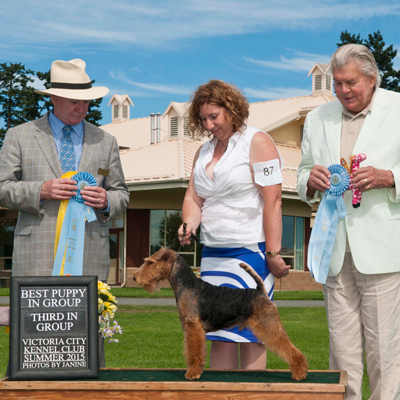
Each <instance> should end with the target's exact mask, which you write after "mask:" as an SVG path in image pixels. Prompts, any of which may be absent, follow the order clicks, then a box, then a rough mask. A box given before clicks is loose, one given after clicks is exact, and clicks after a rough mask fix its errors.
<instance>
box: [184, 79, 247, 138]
mask: <svg viewBox="0 0 400 400" xmlns="http://www.w3.org/2000/svg"><path fill="white" fill-rule="evenodd" d="M190 101H191V104H190V106H189V110H188V116H189V121H188V126H187V129H188V131H189V132H190V133H191V135H192V137H193V139H200V138H202V137H204V136H209V137H210V136H211V135H212V134H211V132H208V131H207V130H206V129H205V128H204V126H203V122H202V120H201V119H200V107H201V106H202V105H203V104H205V103H208V104H214V105H217V106H219V107H225V108H226V110H227V113H226V119H227V121H228V122H229V123H231V124H232V126H233V132H237V131H242V130H244V129H245V128H246V123H245V121H246V120H247V118H248V117H249V102H248V101H247V99H246V98H245V97H244V95H243V94H242V92H241V91H240V89H239V88H237V87H236V86H235V85H232V84H229V83H226V82H223V81H220V80H216V79H212V80H210V81H209V82H207V83H205V84H203V85H201V86H199V87H198V88H197V90H196V91H195V92H194V93H193V94H192V96H191V97H190Z"/></svg>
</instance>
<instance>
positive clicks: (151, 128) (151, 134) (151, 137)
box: [150, 113, 155, 144]
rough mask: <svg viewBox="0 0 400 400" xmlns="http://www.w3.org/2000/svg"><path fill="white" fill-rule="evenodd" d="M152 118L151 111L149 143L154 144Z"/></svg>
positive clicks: (153, 117) (153, 116) (153, 118)
mask: <svg viewBox="0 0 400 400" xmlns="http://www.w3.org/2000/svg"><path fill="white" fill-rule="evenodd" d="M154 120H155V114H154V113H151V114H150V144H154V143H155V142H154V134H155V128H154Z"/></svg>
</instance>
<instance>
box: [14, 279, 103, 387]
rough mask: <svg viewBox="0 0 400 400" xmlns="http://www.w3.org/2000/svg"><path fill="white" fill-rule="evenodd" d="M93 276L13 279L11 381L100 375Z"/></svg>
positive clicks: (80, 377)
mask: <svg viewBox="0 0 400 400" xmlns="http://www.w3.org/2000/svg"><path fill="white" fill-rule="evenodd" d="M97 306H98V289H97V276H47V277H12V278H11V289H10V308H11V310H10V358H9V360H10V376H9V379H10V380H49V379H58V380H61V379H89V378H98V377H99V336H98V319H97Z"/></svg>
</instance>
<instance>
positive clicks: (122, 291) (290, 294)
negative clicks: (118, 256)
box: [0, 288, 324, 300]
mask: <svg viewBox="0 0 400 400" xmlns="http://www.w3.org/2000/svg"><path fill="white" fill-rule="evenodd" d="M111 293H112V294H113V295H114V296H116V297H117V298H118V297H142V298H157V297H174V293H173V292H172V289H170V288H168V289H167V288H163V289H161V291H159V292H155V293H153V294H149V293H148V292H146V291H145V290H144V289H142V288H112V289H111ZM9 295H10V289H9V288H0V296H9ZM274 299H275V300H323V299H324V296H323V294H322V291H319V292H301V291H283V292H278V291H276V292H275V293H274Z"/></svg>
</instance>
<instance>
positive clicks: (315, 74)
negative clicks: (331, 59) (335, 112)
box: [308, 63, 333, 96]
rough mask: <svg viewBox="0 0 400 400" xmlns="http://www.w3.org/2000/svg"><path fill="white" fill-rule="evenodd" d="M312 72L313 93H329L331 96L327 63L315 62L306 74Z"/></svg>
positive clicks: (330, 77) (330, 76)
mask: <svg viewBox="0 0 400 400" xmlns="http://www.w3.org/2000/svg"><path fill="white" fill-rule="evenodd" d="M311 74H312V79H313V84H312V86H313V88H312V89H313V95H314V96H322V95H329V96H333V93H332V75H331V72H330V68H329V64H321V63H316V64H315V65H314V66H313V67H312V68H311V70H310V72H309V73H308V76H310V75H311Z"/></svg>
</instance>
